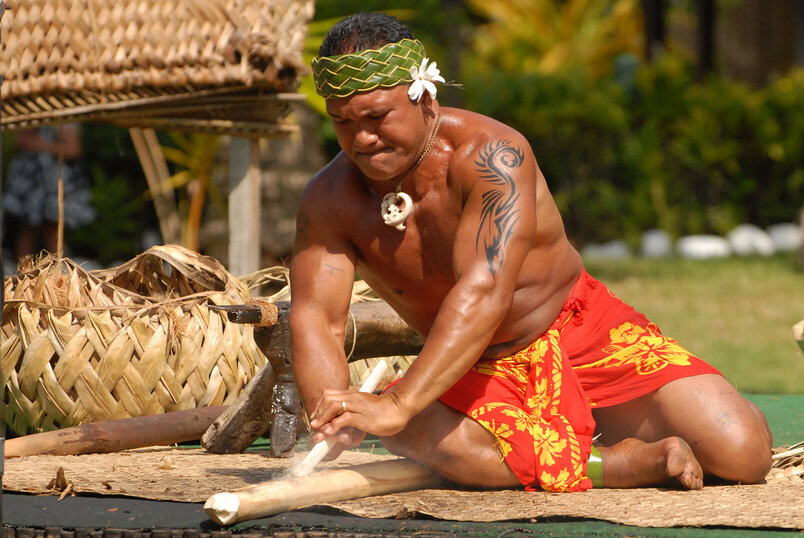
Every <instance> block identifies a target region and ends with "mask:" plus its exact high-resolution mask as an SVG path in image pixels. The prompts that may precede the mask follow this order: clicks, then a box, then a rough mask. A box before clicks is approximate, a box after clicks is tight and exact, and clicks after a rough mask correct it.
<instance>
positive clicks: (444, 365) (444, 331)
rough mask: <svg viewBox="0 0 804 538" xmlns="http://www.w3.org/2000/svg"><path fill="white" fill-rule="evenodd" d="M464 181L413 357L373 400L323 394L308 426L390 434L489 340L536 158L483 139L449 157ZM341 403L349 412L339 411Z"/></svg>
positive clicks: (532, 213)
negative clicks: (454, 227) (434, 302)
mask: <svg viewBox="0 0 804 538" xmlns="http://www.w3.org/2000/svg"><path fill="white" fill-rule="evenodd" d="M455 158H456V159H457V161H458V162H457V163H456V164H454V165H453V171H452V173H451V175H452V176H453V177H455V178H469V179H465V180H463V181H466V191H467V192H468V194H467V195H466V202H465V205H464V209H463V213H462V215H461V220H460V223H459V227H458V232H457V234H456V237H455V241H454V246H453V268H454V271H455V276H456V284H455V285H454V287H453V288H452V289H451V290H450V292H449V293H448V294H447V296H446V298H445V300H444V302H443V303H442V304H441V307H440V309H439V312H438V315H437V316H436V319H435V322H434V323H433V326H432V328H431V330H430V332H429V334H428V336H427V339H426V342H425V345H424V347H423V348H422V351H421V353H420V355H419V357H418V358H417V359H416V361H414V362H413V364H412V365H411V367H410V368H409V369H408V371H407V372H406V374H405V376H404V377H403V378H402V379H401V380H400V381H399V383H398V384H397V385H396V386H395V387H393V388H392V389H391V390H389V391H387V392H386V393H385V394H383V395H382V396H380V397H377V396H372V395H364V394H358V393H348V394H346V393H343V394H328V395H325V397H324V398H323V399H322V401H321V403H320V404H319V406H318V409H317V411H316V420H314V421H313V426H314V427H319V428H321V431H322V432H324V433H325V434H328V435H329V434H332V433H334V432H335V431H337V430H338V429H339V428H341V427H343V426H347V425H349V426H354V427H357V428H359V429H361V430H363V431H366V432H368V433H373V434H376V435H393V434H395V433H397V432H399V431H401V429H402V428H404V426H405V425H406V424H407V422H408V420H410V418H411V417H413V416H414V415H416V414H417V413H419V412H421V411H422V410H423V409H425V408H426V407H427V406H429V405H430V404H432V403H433V402H434V401H435V400H436V399H438V397H439V396H441V395H442V394H443V393H444V392H446V390H447V389H449V388H450V387H451V386H452V385H453V384H454V383H455V382H456V381H457V380H458V379H460V378H461V377H462V376H463V375H464V374H465V373H466V372H467V371H468V370H469V369H470V368H471V367H472V365H473V364H474V363H475V362H476V361H477V360H478V358H479V357H480V356H481V355H482V353H483V351H484V350H485V349H486V347H487V346H488V344H489V343H490V342H491V339H492V337H493V336H494V334H495V332H496V331H497V328H498V326H499V324H500V323H501V322H502V321H503V319H504V318H505V316H506V315H507V314H508V311H509V309H510V307H511V304H512V301H513V295H514V291H515V288H516V283H517V279H518V276H519V272H520V270H521V268H522V264H523V262H524V260H525V256H526V255H527V253H528V251H529V250H530V248H531V245H532V242H533V239H534V235H535V230H536V175H537V172H536V163H535V160H534V159H533V156H532V154H531V152H530V148H529V147H528V145H527V142H526V141H525V140H524V139H522V138H521V137H516V138H512V139H490V140H487V141H486V142H485V143H483V144H480V145H478V146H477V147H473V148H470V149H467V150H465V151H464V152H463V154H461V155H457V156H456V157H455ZM341 401H345V402H346V406H347V409H348V411H349V412H347V413H344V414H342V415H341V414H340V411H341V408H342V406H343V404H341Z"/></svg>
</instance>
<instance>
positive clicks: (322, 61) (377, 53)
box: [313, 39, 444, 101]
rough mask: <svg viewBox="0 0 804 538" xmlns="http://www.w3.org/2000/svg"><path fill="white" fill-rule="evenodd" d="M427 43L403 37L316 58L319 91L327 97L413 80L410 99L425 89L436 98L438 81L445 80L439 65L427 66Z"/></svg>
mask: <svg viewBox="0 0 804 538" xmlns="http://www.w3.org/2000/svg"><path fill="white" fill-rule="evenodd" d="M425 55H426V51H425V50H424V45H422V44H421V42H420V41H419V40H413V39H403V40H401V41H397V42H396V43H388V44H387V45H385V46H383V47H382V48H380V49H367V50H363V51H360V52H359V53H356V54H342V55H340V56H319V57H317V58H314V59H313V79H314V80H315V90H316V93H317V94H318V95H320V96H322V97H324V98H325V99H330V98H338V97H348V96H350V95H352V94H353V93H355V92H366V91H369V90H373V89H375V88H390V87H392V86H396V85H397V84H404V83H408V82H414V86H416V87H415V89H414V87H411V90H412V91H410V92H408V93H409V95H410V98H411V99H413V100H414V101H418V100H419V99H420V98H421V95H422V94H423V92H424V90H427V91H428V92H429V93H430V95H431V96H432V97H435V86H434V85H433V83H432V82H433V81H435V82H444V79H443V78H442V77H441V76H440V75H439V71H438V69H437V68H436V64H435V63H432V64H430V66H429V68H428V66H427V62H428V60H429V59H428V58H427V57H426V56H425ZM417 83H418V84H417Z"/></svg>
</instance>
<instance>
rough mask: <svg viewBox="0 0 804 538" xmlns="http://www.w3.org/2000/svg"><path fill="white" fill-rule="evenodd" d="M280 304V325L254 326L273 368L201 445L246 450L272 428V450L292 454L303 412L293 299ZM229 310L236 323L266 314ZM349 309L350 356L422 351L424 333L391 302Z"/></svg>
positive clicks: (218, 451) (241, 307)
mask: <svg viewBox="0 0 804 538" xmlns="http://www.w3.org/2000/svg"><path fill="white" fill-rule="evenodd" d="M276 306H277V307H278V310H279V311H278V316H277V323H276V325H273V326H269V327H265V326H263V327H256V328H255V329H254V339H255V341H256V343H257V345H258V346H259V347H260V349H261V350H262V352H263V353H264V354H265V356H266V357H268V360H269V361H270V364H271V367H272V368H273V370H272V371H271V372H265V371H261V372H260V373H259V374H258V375H257V376H256V377H255V378H254V379H253V380H252V381H251V382H250V383H249V385H248V386H247V387H246V389H245V390H244V391H243V392H242V393H241V394H240V395H239V396H238V397H237V399H236V400H235V402H234V403H233V404H232V405H231V406H230V408H229V410H227V412H226V413H224V414H222V415H221V416H220V417H219V418H218V420H216V421H215V422H214V423H213V424H212V426H211V427H210V429H209V430H208V431H207V432H206V433H205V434H204V436H203V437H202V439H201V444H202V445H203V446H204V448H206V449H207V450H209V451H210V452H214V453H216V454H237V453H240V452H243V451H244V450H245V449H246V448H248V447H249V446H251V444H252V443H253V442H254V441H255V440H256V439H257V438H258V437H259V436H260V435H262V434H263V433H264V432H265V431H266V430H268V429H269V428H270V429H271V433H270V436H271V453H272V454H273V455H274V456H276V457H288V456H290V455H291V454H292V451H293V445H294V444H295V441H296V431H297V430H298V428H299V418H300V415H301V413H302V412H303V411H302V408H301V402H300V400H299V397H298V394H297V392H296V385H295V378H294V376H293V365H292V360H291V352H290V329H289V328H288V315H289V312H290V304H289V303H284V302H283V303H277V305H276ZM224 310H225V311H226V313H227V317H228V318H229V321H232V322H236V323H237V322H244V321H247V322H256V321H257V320H258V319H260V318H261V315H260V313H259V311H258V309H257V307H256V306H255V305H235V306H229V307H226V308H225V309H224ZM350 313H351V315H350V316H349V317H348V321H347V324H346V338H345V342H344V353H345V354H346V355H347V356H350V355H351V357H350V360H353V361H354V360H358V359H365V358H374V357H388V356H394V355H412V354H415V353H418V352H419V351H420V350H421V348H422V345H423V341H422V338H421V337H420V336H419V335H418V334H417V333H416V332H415V331H414V330H413V329H411V328H410V327H409V326H408V325H407V324H406V323H405V322H404V321H403V320H402V318H400V317H399V315H398V314H397V313H396V312H394V311H393V310H392V309H391V307H390V306H388V304H387V303H385V302H383V301H369V302H365V303H355V304H353V305H352V306H351V308H350ZM355 329H356V330H355ZM355 334H357V337H356V338H355ZM353 346H354V347H353ZM268 385H270V386H268Z"/></svg>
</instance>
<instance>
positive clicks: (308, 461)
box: [291, 361, 388, 476]
mask: <svg viewBox="0 0 804 538" xmlns="http://www.w3.org/2000/svg"><path fill="white" fill-rule="evenodd" d="M387 369H388V363H386V362H385V361H380V362H378V363H377V365H376V366H375V367H374V369H373V370H372V371H371V374H370V375H369V376H368V379H366V381H365V382H363V386H361V387H360V392H372V391H373V390H374V389H376V388H377V385H379V384H380V380H381V379H382V376H384V375H385V370H387ZM334 446H335V441H334V440H333V439H324V440H323V441H319V442H318V443H316V444H315V446H314V447H313V449H312V450H310V452H308V453H307V456H305V457H304V460H302V462H301V463H300V464H299V465H297V466H296V467H295V468H294V469H293V471H291V474H293V476H307V475H309V474H310V473H312V472H313V469H315V466H316V465H318V464H319V463H321V460H323V459H324V456H326V455H327V454H328V453H329V451H330V450H332V447H334Z"/></svg>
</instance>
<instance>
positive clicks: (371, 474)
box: [204, 458, 442, 525]
mask: <svg viewBox="0 0 804 538" xmlns="http://www.w3.org/2000/svg"><path fill="white" fill-rule="evenodd" d="M441 481H442V479H441V478H440V477H439V476H438V475H437V474H435V473H434V472H433V471H432V470H431V469H430V468H428V467H425V466H424V465H420V464H418V463H416V462H414V461H412V460H408V459H405V458H400V459H397V460H386V461H378V462H373V463H364V464H362V465H355V466H352V467H348V468H344V469H334V470H329V471H322V472H320V473H315V474H313V475H310V476H306V477H296V478H289V479H286V480H276V481H273V482H265V483H262V484H257V485H254V486H249V487H247V488H243V489H240V490H237V491H234V492H226V493H216V494H215V495H213V496H212V497H210V498H209V499H207V502H206V503H205V504H204V511H205V512H206V513H207V515H208V516H209V518H210V519H212V521H214V522H215V523H218V524H219V525H230V524H232V523H237V522H239V521H247V520H249V519H256V518H259V517H265V516H270V515H273V514H278V513H280V512H286V511H288V510H293V509H296V508H301V507H303V506H310V505H313V504H320V503H327V502H336V501H344V500H347V499H357V498H360V497H368V496H370V495H383V494H386V493H398V492H401V491H410V490H414V489H424V488H430V487H435V486H437V485H438V484H440V483H441Z"/></svg>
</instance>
